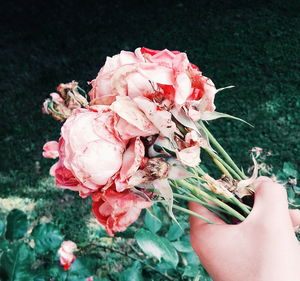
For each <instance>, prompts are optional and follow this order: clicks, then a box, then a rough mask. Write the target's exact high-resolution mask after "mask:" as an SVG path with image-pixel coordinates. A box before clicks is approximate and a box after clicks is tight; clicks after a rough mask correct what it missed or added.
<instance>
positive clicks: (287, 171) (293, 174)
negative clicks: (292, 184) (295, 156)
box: [283, 162, 298, 178]
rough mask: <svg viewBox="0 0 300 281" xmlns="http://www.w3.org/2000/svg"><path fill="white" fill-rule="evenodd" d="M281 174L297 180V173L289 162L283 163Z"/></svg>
mask: <svg viewBox="0 0 300 281" xmlns="http://www.w3.org/2000/svg"><path fill="white" fill-rule="evenodd" d="M283 172H284V173H285V174H286V175H288V176H290V177H293V178H297V176H298V172H297V169H296V168H295V166H294V165H293V163H291V162H284V164H283Z"/></svg>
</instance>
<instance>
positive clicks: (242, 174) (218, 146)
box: [200, 121, 247, 179]
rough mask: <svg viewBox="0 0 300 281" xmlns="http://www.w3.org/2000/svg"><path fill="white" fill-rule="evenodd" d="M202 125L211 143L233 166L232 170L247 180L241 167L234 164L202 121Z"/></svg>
mask: <svg viewBox="0 0 300 281" xmlns="http://www.w3.org/2000/svg"><path fill="white" fill-rule="evenodd" d="M200 125H201V127H202V129H203V130H204V132H205V133H206V134H207V136H208V138H209V140H210V142H211V143H212V144H213V145H214V146H215V147H216V148H217V149H218V150H219V152H220V153H221V154H222V155H223V157H224V158H225V160H226V161H227V162H228V163H229V164H230V165H231V166H232V168H233V169H234V170H235V171H236V172H237V173H238V174H239V175H240V177H241V178H242V179H246V178H247V177H246V176H245V174H244V173H243V172H242V171H241V170H240V169H239V167H238V166H237V165H236V164H235V163H234V161H233V160H232V158H231V157H230V156H229V155H228V153H227V152H226V151H225V150H224V148H223V147H222V146H221V145H220V144H219V142H218V141H217V140H216V139H215V137H214V136H213V135H212V134H211V133H210V131H209V130H208V129H207V128H206V127H205V125H204V124H203V122H202V121H200Z"/></svg>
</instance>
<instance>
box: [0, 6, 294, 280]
mask: <svg viewBox="0 0 300 281" xmlns="http://www.w3.org/2000/svg"><path fill="white" fill-rule="evenodd" d="M0 5H1V6H2V7H1V9H0V13H1V14H0V19H1V25H0V30H1V34H2V38H1V47H2V48H1V56H0V65H1V67H0V75H1V77H2V79H1V81H0V89H1V93H2V95H1V96H2V100H1V105H2V106H1V113H0V114H1V118H0V122H1V138H0V155H1V162H0V190H1V198H0V216H1V221H2V223H0V226H1V227H0V230H1V231H0V233H1V235H2V236H1V237H2V238H1V275H0V279H1V280H2V281H4V280H85V278H87V277H89V276H94V280H97V279H96V277H97V278H98V279H100V280H101V278H102V279H103V278H106V279H107V280H119V279H120V280H167V278H168V277H169V278H171V280H205V278H207V280H209V279H208V277H207V275H206V273H205V271H204V270H203V268H201V267H200V266H199V264H198V260H197V259H196V257H195V255H194V254H193V252H192V251H191V248H190V245H189V242H188V236H187V234H188V219H187V217H182V220H181V225H182V228H178V226H177V225H173V224H172V223H170V222H168V221H166V218H165V215H164V211H163V210H161V209H159V208H157V207H154V208H153V210H152V213H151V214H150V212H149V211H147V212H146V213H145V214H144V216H145V217H144V218H143V217H141V218H140V220H139V222H138V223H137V224H135V225H134V226H132V227H131V228H130V229H129V230H128V232H126V233H124V234H122V237H121V236H120V237H116V238H114V239H111V238H108V237H107V236H106V235H105V232H104V231H103V230H102V229H101V228H100V226H99V225H98V224H97V223H96V221H95V220H94V219H93V218H92V215H91V211H90V209H91V202H90V201H89V199H85V200H83V199H81V198H79V197H78V196H77V195H76V194H74V193H73V192H70V191H68V190H61V189H58V188H56V187H55V185H54V183H53V180H52V179H51V178H50V177H49V176H48V171H49V168H50V166H51V163H50V162H51V161H49V160H46V159H43V158H42V155H41V152H42V146H43V144H44V143H45V142H46V141H48V140H52V139H57V137H58V134H59V127H60V124H58V123H57V122H56V121H54V120H52V119H51V118H49V117H48V116H45V115H43V114H42V112H41V105H42V103H43V101H44V99H45V98H47V97H48V95H49V93H50V92H52V91H53V90H54V89H55V87H56V86H57V85H58V84H59V83H61V82H68V81H72V80H77V81H78V80H79V83H80V85H81V86H82V87H83V88H84V90H86V91H88V90H89V86H88V85H87V84H86V82H87V81H90V80H92V79H93V78H94V77H95V76H96V74H97V72H98V71H99V67H100V66H101V65H103V63H104V61H105V56H107V55H113V54H115V53H118V52H119V51H120V50H121V49H124V50H131V51H132V50H134V49H135V48H136V47H138V46H146V47H149V48H152V49H163V48H168V49H174V50H180V51H186V52H187V54H188V55H189V59H190V61H191V62H193V63H195V64H196V65H198V66H199V67H200V69H201V70H202V71H203V74H204V75H206V76H208V77H211V78H212V80H213V81H214V82H215V84H216V86H217V87H223V86H227V85H232V84H233V85H235V86H236V87H235V88H234V89H230V90H227V91H224V92H221V93H220V94H219V95H217V97H216V105H217V109H218V111H222V112H226V113H228V114H231V115H234V116H237V117H241V118H243V119H245V120H246V121H248V122H250V123H252V124H253V125H255V128H254V129H250V128H249V127H247V126H245V125H243V124H242V123H239V122H235V121H233V120H217V121H214V122H210V128H211V131H212V132H213V133H214V135H215V136H216V138H217V139H218V140H219V141H220V142H221V143H222V145H223V146H224V148H226V150H227V151H228V152H229V153H230V154H231V156H232V157H233V159H235V160H236V161H237V163H238V164H239V165H240V166H241V167H244V169H246V168H247V167H249V166H251V165H252V163H251V158H250V157H249V154H248V150H250V149H251V148H252V147H253V146H259V147H261V148H262V149H263V151H271V152H272V153H271V155H269V156H268V157H265V156H263V155H261V157H265V159H263V158H261V160H259V161H260V164H261V165H262V166H261V167H262V169H261V172H265V173H266V174H267V175H269V176H272V175H273V174H275V175H276V176H277V178H278V179H279V180H281V181H282V182H285V183H286V187H287V191H288V194H289V198H290V206H291V207H292V208H296V207H297V206H299V204H300V199H299V192H300V190H299V189H300V188H299V187H298V185H297V178H298V179H299V174H298V173H297V170H298V169H299V164H300V143H299V132H300V131H299V122H298V120H299V116H298V115H299V108H300V100H299V98H298V91H299V81H300V79H299V78H300V77H299V75H300V74H299V53H298V50H299V44H300V29H299V23H300V19H299V17H298V15H299V11H300V5H299V2H298V1H296V0H289V1H283V0H272V1H271V0H270V1H258V0H257V1H251V2H249V1H244V0H242V1H234V0H229V1H204V0H201V1H196V0H191V1H179V0H174V1H171V0H167V1H164V3H163V4H162V3H161V2H160V1H156V0H153V1H151V2H149V1H121V0H119V1H109V2H108V1H104V0H102V1H95V0H88V1H79V0H74V1H64V0H62V1H56V0H53V1H50V2H45V1H42V2H41V1H39V2H38V1H34V0H29V1H26V2H20V1H6V2H2V3H1V4H0ZM80 79H81V80H80ZM263 165H265V166H264V167H263ZM270 165H272V167H273V168H271V167H270ZM263 168H265V170H264V169H263ZM250 174H251V173H250ZM13 209H19V210H20V211H13ZM10 220H13V221H14V223H17V226H14V227H13V228H12V226H13V225H14V223H13V222H11V223H10V222H9V221H10ZM19 220H20V221H21V222H19ZM25 220H26V221H27V222H26V223H25ZM143 220H145V224H144V225H143V226H141V225H142V221H143ZM39 225H49V227H45V229H46V230H47V231H50V233H52V232H55V233H57V235H56V236H55V237H56V238H57V244H55V245H53V244H51V245H52V246H51V247H50V246H47V247H48V249H49V250H47V251H45V252H43V251H42V250H38V248H37V246H36V247H35V248H31V246H30V245H29V243H30V241H31V240H32V239H33V240H34V239H37V238H35V237H33V236H32V235H33V234H34V233H35V231H32V232H31V230H32V229H36V228H37V227H38V226H39ZM50 225H51V227H50ZM149 225H150V227H149ZM25 226H26V227H25ZM140 227H142V228H140ZM19 228H20V229H21V230H19ZM137 229H139V230H138V231H137ZM46 230H45V231H46ZM51 231H52V232H51ZM15 232H16V233H17V234H14V233H15ZM46 233H47V234H46ZM125 234H126V235H127V236H126V235H125ZM40 235H41V237H45V235H46V236H49V235H50V234H49V233H48V232H41V234H40ZM51 235H52V234H51ZM51 235H50V237H51ZM43 239H44V238H43ZM166 239H167V240H168V241H169V242H166ZM62 240H72V241H74V242H76V243H77V245H78V247H79V252H78V253H76V256H77V257H78V258H77V260H76V261H75V262H74V263H73V265H72V267H71V268H70V271H69V273H68V274H67V273H66V272H65V271H64V270H63V269H62V267H60V266H59V261H58V258H57V256H56V250H57V248H58V247H59V245H58V244H59V243H58V241H60V242H61V241H62ZM148 240H149V241H151V243H153V248H155V247H156V248H159V249H160V250H159V251H157V252H151V251H150V252H149V249H148V250H147V247H146V249H145V244H146V245H147V241H148ZM34 241H35V240H34ZM145 241H146V242H145ZM162 241H163V243H162ZM35 242H36V241H35ZM149 243H150V242H149ZM35 245H37V243H35ZM88 245H92V249H89V248H86V247H87V246H88ZM151 245H152V244H151ZM162 245H164V246H162ZM161 247H162V249H161ZM21 250H22V251H21ZM20 251H21V252H22V253H23V254H22V255H21V256H19V254H20V253H21V252H20ZM175 253H176V254H175ZM170 255H172V256H173V258H172V259H171V258H169V257H170ZM22 259H23V260H26V262H25V264H24V266H23V265H22V266H15V265H17V264H14V263H12V261H16V262H18V261H22ZM144 263H147V265H145V264H144ZM22 264H23V263H22ZM12 265H14V266H13V268H14V270H15V273H13V275H11V274H12V273H11V272H10V269H11V268H12V267H11V266H12ZM80 266H82V267H84V268H85V269H84V270H81V269H80V271H81V272H85V273H86V274H85V273H84V274H83V273H82V275H80V276H79V275H78V274H77V273H76V270H77V269H78V268H81V267H80ZM52 267H53V268H56V269H55V270H54V271H51V270H52V269H51V270H50V268H52ZM24 270H25V272H26V274H27V273H28V274H29V273H30V274H32V275H31V276H34V278H35V279H28V278H27V277H26V275H24V276H25V277H24V276H23V275H22V274H23V273H22V272H24ZM26 270H28V272H27V271H26ZM18 271H20V273H18ZM158 271H159V272H160V273H158ZM35 272H37V273H39V274H37V275H36V274H35ZM45 272H46V273H47V274H48V273H49V274H50V275H51V276H50V275H47V274H46V273H45ZM43 273H44V274H43ZM55 274H56V275H55ZM131 274H133V275H131ZM12 276H13V277H12ZM128 276H131V277H130V279H128V278H129V277H128ZM166 276H168V277H166ZM14 278H15V279H14ZM18 278H19V279H18ZM26 278H27V279H26ZM30 278H31V277H30ZM32 278H33V277H32ZM43 278H44V279H43ZM47 278H48V279H47ZM50 278H54V279H50ZM59 278H60V279H59ZM62 278H64V279H62ZM76 278H77V279H76ZM118 278H119V279H118ZM126 278H127V279H126ZM159 278H160V279H159ZM104 280H105V279H104Z"/></svg>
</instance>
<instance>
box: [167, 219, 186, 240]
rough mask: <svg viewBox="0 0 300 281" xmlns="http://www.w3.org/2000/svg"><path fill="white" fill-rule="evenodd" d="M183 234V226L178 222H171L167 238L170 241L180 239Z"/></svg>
mask: <svg viewBox="0 0 300 281" xmlns="http://www.w3.org/2000/svg"><path fill="white" fill-rule="evenodd" d="M182 234H183V229H182V227H181V226H180V225H179V224H177V223H173V224H171V226H170V228H169V230H168V232H167V238H168V239H169V240H170V241H174V240H177V239H179V238H180V237H181V235H182Z"/></svg>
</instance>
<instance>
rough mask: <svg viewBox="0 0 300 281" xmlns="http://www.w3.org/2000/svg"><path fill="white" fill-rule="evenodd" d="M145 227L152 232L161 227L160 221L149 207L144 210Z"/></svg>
mask: <svg viewBox="0 0 300 281" xmlns="http://www.w3.org/2000/svg"><path fill="white" fill-rule="evenodd" d="M144 222H145V225H146V227H147V228H148V229H149V230H150V231H151V232H153V233H156V232H157V231H159V230H160V229H161V226H162V222H161V220H160V219H159V218H158V217H156V216H155V215H154V214H153V213H151V211H150V210H149V209H147V210H146V215H145V218H144Z"/></svg>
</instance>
